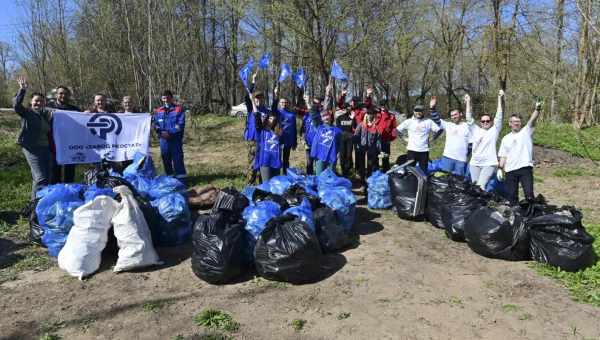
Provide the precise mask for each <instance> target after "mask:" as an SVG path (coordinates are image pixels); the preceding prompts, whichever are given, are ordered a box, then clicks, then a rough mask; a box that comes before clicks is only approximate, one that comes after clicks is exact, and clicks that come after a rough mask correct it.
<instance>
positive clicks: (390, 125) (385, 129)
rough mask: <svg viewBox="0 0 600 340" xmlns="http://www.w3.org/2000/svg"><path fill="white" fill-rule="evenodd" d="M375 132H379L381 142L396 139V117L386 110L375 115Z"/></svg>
mask: <svg viewBox="0 0 600 340" xmlns="http://www.w3.org/2000/svg"><path fill="white" fill-rule="evenodd" d="M377 130H379V133H380V134H381V140H382V142H384V143H389V142H391V141H393V140H394V139H396V135H397V134H396V117H395V116H394V115H392V114H391V113H389V112H388V111H387V110H385V111H379V113H378V114H377Z"/></svg>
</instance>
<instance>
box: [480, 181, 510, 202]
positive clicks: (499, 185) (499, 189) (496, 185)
mask: <svg viewBox="0 0 600 340" xmlns="http://www.w3.org/2000/svg"><path fill="white" fill-rule="evenodd" d="M485 191H487V192H493V193H496V194H498V195H500V196H501V197H504V198H507V197H508V194H507V193H506V188H505V187H504V182H501V181H499V180H498V178H496V176H493V177H492V178H491V179H490V180H489V181H488V182H487V184H486V186H485Z"/></svg>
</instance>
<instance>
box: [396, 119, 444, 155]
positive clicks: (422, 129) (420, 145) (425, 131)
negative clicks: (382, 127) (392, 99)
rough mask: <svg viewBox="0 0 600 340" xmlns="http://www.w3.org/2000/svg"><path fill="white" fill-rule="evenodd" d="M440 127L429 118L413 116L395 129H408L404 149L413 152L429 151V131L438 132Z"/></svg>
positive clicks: (400, 130) (399, 130)
mask: <svg viewBox="0 0 600 340" xmlns="http://www.w3.org/2000/svg"><path fill="white" fill-rule="evenodd" d="M440 129H441V128H440V127H439V126H438V125H437V124H436V123H434V122H433V121H432V120H431V119H426V118H421V119H417V118H415V117H412V118H409V119H407V120H405V121H403V122H402V123H401V124H400V125H398V127H397V128H396V130H398V132H402V131H404V130H408V145H407V146H406V149H407V150H409V151H415V152H426V151H429V133H430V132H431V131H433V132H438V131H439V130H440Z"/></svg>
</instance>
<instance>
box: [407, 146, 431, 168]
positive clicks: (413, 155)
mask: <svg viewBox="0 0 600 340" xmlns="http://www.w3.org/2000/svg"><path fill="white" fill-rule="evenodd" d="M406 158H407V160H414V161H415V163H413V166H417V165H418V166H419V167H420V168H421V170H423V172H424V173H427V166H428V165H429V151H423V152H418V151H411V150H407V151H406Z"/></svg>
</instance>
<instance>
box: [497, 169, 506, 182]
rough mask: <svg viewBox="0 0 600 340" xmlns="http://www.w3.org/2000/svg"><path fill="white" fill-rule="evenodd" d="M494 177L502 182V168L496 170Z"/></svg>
mask: <svg viewBox="0 0 600 340" xmlns="http://www.w3.org/2000/svg"><path fill="white" fill-rule="evenodd" d="M496 178H498V180H499V181H500V182H504V178H505V176H504V171H503V170H502V169H498V172H496Z"/></svg>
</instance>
